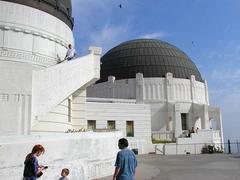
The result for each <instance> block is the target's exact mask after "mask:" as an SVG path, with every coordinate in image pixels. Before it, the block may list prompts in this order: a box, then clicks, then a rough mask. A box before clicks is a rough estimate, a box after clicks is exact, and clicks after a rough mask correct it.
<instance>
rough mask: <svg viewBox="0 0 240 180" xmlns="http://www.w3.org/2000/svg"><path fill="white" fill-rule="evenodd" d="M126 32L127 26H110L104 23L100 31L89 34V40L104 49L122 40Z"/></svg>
mask: <svg viewBox="0 0 240 180" xmlns="http://www.w3.org/2000/svg"><path fill="white" fill-rule="evenodd" d="M127 32H128V28H127V26H111V25H108V24H106V25H105V26H104V27H103V28H102V29H101V30H100V31H96V32H92V33H91V34H90V41H91V43H92V44H93V45H97V46H101V47H102V48H103V51H105V50H108V49H109V48H111V47H114V46H115V45H117V44H118V43H120V42H122V40H123V38H124V36H125V34H127Z"/></svg>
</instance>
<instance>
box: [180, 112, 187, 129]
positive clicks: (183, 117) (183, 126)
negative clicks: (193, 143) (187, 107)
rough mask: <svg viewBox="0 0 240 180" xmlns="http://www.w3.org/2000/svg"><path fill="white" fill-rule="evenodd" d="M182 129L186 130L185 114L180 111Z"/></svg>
mask: <svg viewBox="0 0 240 180" xmlns="http://www.w3.org/2000/svg"><path fill="white" fill-rule="evenodd" d="M181 120H182V130H187V114H186V113H181Z"/></svg>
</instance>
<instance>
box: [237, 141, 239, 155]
mask: <svg viewBox="0 0 240 180" xmlns="http://www.w3.org/2000/svg"><path fill="white" fill-rule="evenodd" d="M237 152H238V153H239V146H238V141H237Z"/></svg>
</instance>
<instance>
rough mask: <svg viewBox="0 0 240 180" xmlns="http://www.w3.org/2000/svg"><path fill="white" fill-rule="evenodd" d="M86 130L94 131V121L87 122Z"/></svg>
mask: <svg viewBox="0 0 240 180" xmlns="http://www.w3.org/2000/svg"><path fill="white" fill-rule="evenodd" d="M87 127H88V129H96V121H95V120H88V125H87Z"/></svg>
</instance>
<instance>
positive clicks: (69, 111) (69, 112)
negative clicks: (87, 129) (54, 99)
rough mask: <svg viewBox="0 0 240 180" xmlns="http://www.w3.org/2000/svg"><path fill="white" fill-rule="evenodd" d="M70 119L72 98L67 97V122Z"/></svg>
mask: <svg viewBox="0 0 240 180" xmlns="http://www.w3.org/2000/svg"><path fill="white" fill-rule="evenodd" d="M71 120H72V100H71V99H70V98H69V99H68V122H71Z"/></svg>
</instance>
